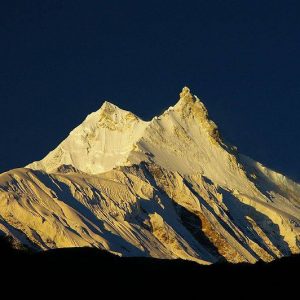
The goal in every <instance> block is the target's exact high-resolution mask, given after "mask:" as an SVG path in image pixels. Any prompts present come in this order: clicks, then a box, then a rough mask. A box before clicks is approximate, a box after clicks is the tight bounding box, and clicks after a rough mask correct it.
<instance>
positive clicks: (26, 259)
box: [0, 240, 300, 295]
mask: <svg viewBox="0 0 300 300" xmlns="http://www.w3.org/2000/svg"><path fill="white" fill-rule="evenodd" d="M0 244H1V245H0V253H1V274H2V276H3V275H5V278H6V279H9V281H10V283H13V284H15V283H16V281H15V280H16V278H18V280H19V281H18V285H19V283H20V282H22V283H24V282H26V281H27V280H28V282H30V284H31V285H32V284H34V285H35V286H36V287H38V286H44V285H46V286H48V285H49V284H50V286H52V289H55V288H56V287H57V286H58V285H63V286H64V287H65V288H67V289H68V288H69V289H70V291H73V292H74V287H76V288H79V287H80V286H81V287H80V289H81V288H82V286H83V285H84V286H85V289H86V286H90V287H93V288H98V287H97V286H98V285H99V288H100V287H101V289H102V290H103V289H106V288H108V286H110V287H111V286H114V287H115V290H114V293H120V290H119V288H120V289H121V288H124V286H126V288H134V290H135V291H137V290H140V289H142V290H144V291H145V289H150V290H151V289H153V288H155V289H156V288H163V291H164V292H166V293H171V292H172V293H177V292H178V293H179V292H180V293H182V291H183V290H182V289H186V287H187V286H190V287H193V289H196V290H199V292H200V291H203V290H207V289H209V290H210V291H211V292H213V293H214V294H223V293H228V292H229V291H230V292H234V293H237V291H238V290H239V291H240V290H241V289H242V290H243V291H244V292H246V293H247V294H254V295H255V294H256V293H258V292H259V293H262V292H264V293H266V294H269V293H272V294H274V293H275V294H276V293H277V292H278V293H279V292H280V293H282V292H283V293H284V294H285V295H287V293H293V292H294V291H296V290H297V286H298V284H299V282H300V257H299V256H292V257H288V258H283V259H280V260H277V261H274V262H272V263H269V264H266V263H262V262H259V263H257V264H255V265H251V264H229V263H222V264H215V265H211V266H201V265H198V264H196V263H193V262H189V261H183V260H160V259H153V258H120V257H118V256H115V255H112V254H110V253H108V252H105V251H101V250H98V249H93V248H69V249H57V250H49V251H46V252H39V253H32V252H28V251H26V250H25V251H24V250H23V251H20V250H14V249H12V248H11V246H10V244H9V242H7V241H6V240H1V242H0ZM11 278H14V280H13V281H11V280H10V279H11ZM24 280H25V281H24ZM78 284H79V285H80V286H79V285H78ZM46 288H48V287H46ZM262 289H263V290H262ZM185 292H187V291H185ZM189 292H192V290H190V291H189ZM244 292H243V293H244ZM237 295H239V294H237Z"/></svg>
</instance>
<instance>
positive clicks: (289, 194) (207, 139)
mask: <svg viewBox="0 0 300 300" xmlns="http://www.w3.org/2000/svg"><path fill="white" fill-rule="evenodd" d="M299 233H300V185H299V184H297V183H295V182H293V181H292V180H290V179H288V178H287V177H285V176H283V175H281V174H279V173H276V172H274V171H272V170H270V169H268V168H266V167H265V166H263V165H262V164H260V163H258V162H256V161H254V160H252V159H250V158H248V157H246V156H244V155H242V154H240V153H239V152H238V151H237V148H236V147H234V146H232V145H230V144H229V143H226V142H225V141H224V140H223V138H222V137H221V134H220V133H219V130H218V128H217V126H216V124H215V123H214V122H213V121H211V120H210V119H209V116H208V112H207V109H206V108H205V106H204V104H203V103H202V102H201V101H200V100H199V99H198V98H197V97H196V96H194V95H193V94H192V93H191V92H190V90H189V89H188V88H186V87H185V88H183V90H182V92H181V94H180V98H179V101H178V102H177V103H176V104H175V105H174V106H173V107H170V108H169V109H167V110H166V111H165V112H164V113H163V114H162V115H160V116H159V117H154V118H153V119H152V120H151V121H149V122H145V121H143V120H141V119H140V118H138V117H137V116H136V115H134V114H133V113H131V112H128V111H125V110H122V109H120V108H118V107H117V106H115V105H113V104H111V103H109V102H104V104H103V105H102V106H101V108H100V109H99V110H98V111H96V112H94V113H92V114H90V115H89V116H87V118H86V119H85V120H84V121H83V123H82V124H81V125H79V126H78V127H76V128H75V129H74V130H73V131H72V132H71V133H70V134H69V136H68V137H67V138H66V139H65V140H64V141H63V142H62V143H61V144H60V145H58V147H57V148H55V149H54V150H53V151H51V152H50V153H49V154H48V155H47V156H46V157H45V158H43V159H42V160H40V161H36V162H33V163H31V164H29V165H27V166H26V167H25V168H19V169H14V170H11V171H9V172H5V173H3V174H1V175H0V235H1V234H2V235H9V236H11V237H12V238H13V240H14V241H15V244H16V245H23V246H26V247H29V248H33V249H36V250H47V249H55V248H65V247H85V246H87V247H97V248H99V249H101V250H106V251H109V252H111V253H113V254H116V255H118V256H126V257H132V256H135V257H136V256H139V257H153V258H164V259H176V258H181V259H185V260H190V261H194V262H197V263H200V264H212V263H216V262H220V261H229V262H233V263H238V262H250V263H255V262H257V261H258V260H263V261H265V262H269V261H272V260H274V259H276V258H280V257H282V256H288V255H290V254H296V253H299V252H300V235H299Z"/></svg>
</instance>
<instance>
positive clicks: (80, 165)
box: [27, 101, 147, 174]
mask: <svg viewBox="0 0 300 300" xmlns="http://www.w3.org/2000/svg"><path fill="white" fill-rule="evenodd" d="M146 126H147V122H144V121H142V120H140V119H139V118H138V117H137V116H135V115H134V114H132V113H131V112H128V111H125V110H122V109H120V108H118V107H117V106H115V105H113V104H111V103H109V102H107V101H106V102H104V104H103V105H102V107H101V108H100V109H99V110H98V111H96V112H94V113H92V114H90V115H89V116H87V118H86V119H85V120H84V122H83V123H82V124H81V125H79V126H78V127H76V128H75V129H74V130H73V131H72V132H71V133H70V135H69V136H68V137H67V138H66V139H65V140H64V141H63V142H62V143H61V144H60V145H59V146H58V147H57V148H56V149H54V150H53V151H51V152H50V153H49V154H48V155H47V156H46V157H45V158H44V159H42V160H41V161H38V162H34V163H32V164H29V165H28V166H27V167H28V168H32V169H36V170H44V171H46V172H51V171H55V170H56V169H57V168H59V167H60V166H62V165H71V166H73V167H75V168H76V169H78V170H81V171H83V172H86V173H89V174H97V173H101V172H105V171H107V170H112V169H113V168H114V167H115V166H117V165H122V164H124V163H125V162H126V159H127V157H128V154H129V153H130V151H131V150H132V149H133V145H134V143H135V142H136V141H137V140H139V139H140V137H141V136H142V134H143V132H144V130H145V128H146Z"/></svg>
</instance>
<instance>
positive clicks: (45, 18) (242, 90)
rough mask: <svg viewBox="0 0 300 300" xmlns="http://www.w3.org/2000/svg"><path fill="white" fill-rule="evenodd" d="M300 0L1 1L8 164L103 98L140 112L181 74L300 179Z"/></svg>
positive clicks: (4, 158) (0, 120) (250, 147)
mask: <svg viewBox="0 0 300 300" xmlns="http://www.w3.org/2000/svg"><path fill="white" fill-rule="evenodd" d="M298 3H299V1H274V0H273V1H271V0H270V1H262V0H260V1H253V0H252V1H213V0H209V1H208V0H207V1H200V0H199V1H196V0H195V1H188V0H185V1H176V0H172V1H111V0H110V1H76V0H73V1H55V0H52V1H47V0H43V1H13V0H11V1H1V4H0V43H1V47H0V105H1V106H0V110H1V117H0V128H1V147H0V172H1V171H5V170H8V169H11V168H15V167H19V166H23V165H25V164H27V163H29V162H31V161H33V160H37V159H40V158H42V157H43V156H44V155H45V154H46V153H48V152H49V151H50V150H51V149H53V148H54V147H55V146H57V144H58V143H59V142H60V141H61V140H63V139H64V138H65V137H66V135H67V134H68V133H69V131H70V130H71V129H73V128H74V127H75V126H76V125H78V124H79V123H81V121H82V120H83V119H84V118H85V116H86V115H87V114H89V113H90V112H92V111H95V110H97V109H98V108H99V106H100V105H101V103H102V100H104V99H108V100H110V101H111V102H113V103H115V104H117V105H119V106H120V107H123V108H125V109H128V110H131V111H133V112H134V113H136V114H137V115H139V116H140V117H142V118H144V119H149V118H151V117H152V116H153V115H155V114H158V113H160V112H161V111H162V110H163V109H164V108H166V107H168V106H170V105H172V104H174V103H175V102H176V101H177V98H178V93H179V92H180V90H181V88H182V87H183V86H184V85H187V86H189V87H190V88H191V89H192V91H193V92H194V93H195V94H197V95H198V96H199V97H200V98H201V99H202V101H203V102H204V103H205V104H206V106H207V108H208V110H209V112H210V115H211V117H212V119H213V120H214V121H215V122H216V123H217V124H218V125H219V128H220V131H221V133H222V134H223V136H224V137H225V138H226V139H227V140H229V141H230V142H232V143H233V144H235V145H237V146H238V148H239V150H240V151H241V152H243V153H244V154H247V155H249V156H251V157H252V158H254V159H256V160H258V161H261V162H262V163H264V164H266V165H267V166H269V167H271V168H273V169H275V170H278V171H281V172H283V173H285V174H287V175H289V176H291V177H292V178H294V179H296V180H298V181H299V180H300V174H299V167H300V162H299V161H300V160H299V152H300V140H299V113H300V104H299V96H300V86H299V79H300V59H299V54H300V18H299V13H300V4H298Z"/></svg>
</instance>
